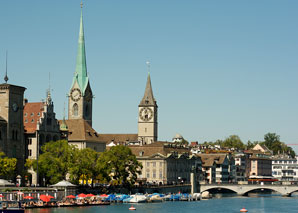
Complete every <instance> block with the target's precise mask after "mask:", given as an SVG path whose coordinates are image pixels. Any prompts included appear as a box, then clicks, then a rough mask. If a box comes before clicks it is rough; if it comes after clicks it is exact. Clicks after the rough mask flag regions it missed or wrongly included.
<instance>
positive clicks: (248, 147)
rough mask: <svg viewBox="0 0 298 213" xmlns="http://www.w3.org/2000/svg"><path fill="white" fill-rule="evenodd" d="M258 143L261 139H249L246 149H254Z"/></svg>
mask: <svg viewBox="0 0 298 213" xmlns="http://www.w3.org/2000/svg"><path fill="white" fill-rule="evenodd" d="M258 143H260V142H259V141H254V142H251V141H247V145H246V149H252V148H254V147H255V146H256V145H257V144H258Z"/></svg>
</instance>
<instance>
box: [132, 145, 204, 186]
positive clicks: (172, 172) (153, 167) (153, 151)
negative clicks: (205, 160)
mask: <svg viewBox="0 0 298 213" xmlns="http://www.w3.org/2000/svg"><path fill="white" fill-rule="evenodd" d="M129 148H130V149H131V150H132V153H133V154H135V155H136V157H137V160H138V161H139V162H140V163H142V165H143V169H142V173H141V175H139V176H138V178H139V180H141V181H142V182H143V183H149V184H176V183H189V182H190V173H191V169H192V166H195V168H196V170H197V174H198V175H197V178H198V181H199V179H200V178H202V162H201V159H200V157H197V156H195V155H191V153H190V152H189V149H188V148H185V147H182V146H176V145H175V144H172V143H169V142H155V143H152V144H148V145H143V146H129Z"/></svg>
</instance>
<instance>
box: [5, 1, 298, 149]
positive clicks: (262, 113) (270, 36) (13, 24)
mask: <svg viewBox="0 0 298 213" xmlns="http://www.w3.org/2000/svg"><path fill="white" fill-rule="evenodd" d="M297 11H298V1H297V0H282V1H280V0H262V1H260V0H250V1H244V0H242V1H239V0H225V1H223V0H212V1H209V0H208V1H207V0H205V1H202V0H186V1H181V0H171V1H170V0H165V1H160V0H150V1H148V0H147V1H145V0H125V1H124V0H86V1H85V2H84V8H83V13H84V27H85V41H86V54H87V67H88V73H89V76H90V81H91V87H92V89H93V93H94V94H95V99H94V102H93V127H94V128H95V129H96V130H97V131H98V132H99V133H137V116H138V104H139V102H140V100H141V98H142V96H143V93H144V90H145V84H146V78H147V67H146V61H147V60H149V61H150V62H151V71H150V73H151V80H152V86H153V92H154V96H155V98H156V100H157V103H158V106H159V108H158V110H159V112H158V115H159V116H158V123H159V140H168V141H169V140H171V139H172V137H173V136H174V135H175V134H176V133H180V134H182V135H183V136H184V138H185V139H187V140H189V141H199V142H204V141H213V140H216V139H224V138H226V137H228V136H229V135H232V134H236V135H239V136H240V138H241V139H242V140H243V141H244V142H247V140H251V141H256V140H258V141H259V140H263V137H264V135H265V134H266V133H268V132H275V133H277V134H279V135H280V136H281V140H282V141H284V142H286V143H298V12H297ZM79 19H80V0H71V1H70V0H66V1H61V0H51V1H39V0H26V1H24V0H1V2H0V26H1V33H0V82H3V80H2V79H3V77H4V72H5V51H6V50H8V52H9V53H8V72H9V83H11V84H16V85H21V86H25V87H26V88H27V90H26V92H25V97H26V98H28V99H29V101H30V102H37V101H40V100H41V99H45V97H46V90H47V88H48V85H49V80H48V79H49V77H48V76H49V73H50V75H51V88H52V97H53V101H54V104H55V111H56V113H57V117H58V118H59V119H61V118H62V117H63V106H64V102H66V106H67V99H66V94H67V93H68V92H69V90H70V86H71V83H72V77H73V74H74V71H75V63H76V54H77V41H78V33H79ZM297 148H298V146H296V147H295V150H296V151H297V150H298V149H297Z"/></svg>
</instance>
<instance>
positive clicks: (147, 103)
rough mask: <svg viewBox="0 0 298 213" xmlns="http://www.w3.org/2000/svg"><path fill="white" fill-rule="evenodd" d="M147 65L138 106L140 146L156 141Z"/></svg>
mask: <svg viewBox="0 0 298 213" xmlns="http://www.w3.org/2000/svg"><path fill="white" fill-rule="evenodd" d="M147 65H148V77H147V83H146V88H145V93H144V97H143V98H142V100H141V102H140V104H139V116H138V140H139V141H140V142H141V144H151V143H153V142H155V141H157V108H158V106H157V104H156V100H155V98H154V96H153V91H152V86H151V79H150V72H149V69H150V63H149V62H147Z"/></svg>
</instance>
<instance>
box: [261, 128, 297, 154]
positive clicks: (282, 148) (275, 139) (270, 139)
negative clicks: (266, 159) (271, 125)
mask: <svg viewBox="0 0 298 213" xmlns="http://www.w3.org/2000/svg"><path fill="white" fill-rule="evenodd" d="M262 144H264V145H266V146H267V147H268V149H270V150H272V151H273V154H274V155H277V154H283V153H284V154H288V155H290V156H291V157H295V155H296V154H295V152H294V150H293V149H292V148H291V147H288V146H287V145H286V144H285V143H283V142H281V141H280V136H279V135H277V134H276V133H270V132H269V133H267V134H266V135H265V136H264V142H263V143H262Z"/></svg>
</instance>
